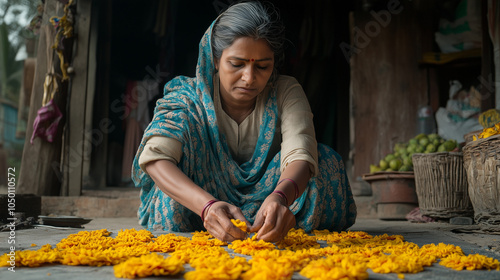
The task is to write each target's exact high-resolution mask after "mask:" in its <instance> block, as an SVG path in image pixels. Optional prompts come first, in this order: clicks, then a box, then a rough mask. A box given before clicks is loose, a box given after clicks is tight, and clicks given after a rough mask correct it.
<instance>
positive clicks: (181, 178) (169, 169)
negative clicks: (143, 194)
mask: <svg viewBox="0 0 500 280" xmlns="http://www.w3.org/2000/svg"><path fill="white" fill-rule="evenodd" d="M146 171H147V172H148V174H149V175H150V176H151V178H153V181H154V182H155V183H156V185H157V186H158V187H159V188H160V190H161V191H163V192H164V193H165V194H166V195H168V196H169V197H171V198H172V199H173V200H175V201H177V202H178V203H180V204H182V205H183V206H185V207H187V208H189V209H190V210H191V211H193V212H194V213H196V214H198V215H201V211H202V210H203V207H204V206H205V204H206V203H207V201H210V200H213V199H215V198H214V197H213V196H212V195H211V194H209V193H208V192H206V191H205V190H203V189H202V188H200V187H199V186H197V185H196V184H195V183H194V182H193V181H192V180H191V179H190V178H189V177H188V176H186V175H185V174H184V173H183V172H182V171H181V170H180V169H179V168H178V167H177V166H176V165H175V164H174V163H172V162H170V161H168V160H157V161H153V162H150V163H148V164H147V165H146Z"/></svg>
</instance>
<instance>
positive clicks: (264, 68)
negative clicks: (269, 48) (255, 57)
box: [257, 66, 267, 70]
mask: <svg viewBox="0 0 500 280" xmlns="http://www.w3.org/2000/svg"><path fill="white" fill-rule="evenodd" d="M257 68H259V69H260V70H266V69H267V66H257Z"/></svg>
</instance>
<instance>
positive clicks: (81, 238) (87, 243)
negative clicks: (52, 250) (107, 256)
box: [57, 229, 114, 249]
mask: <svg viewBox="0 0 500 280" xmlns="http://www.w3.org/2000/svg"><path fill="white" fill-rule="evenodd" d="M110 234H111V232H109V231H108V230H106V229H101V230H94V231H80V232H78V233H76V234H70V235H69V236H68V237H67V238H64V239H62V240H61V241H60V242H59V243H57V248H58V249H66V248H70V247H73V246H78V247H87V248H90V247H92V248H100V247H105V248H108V247H110V246H111V245H112V243H113V242H114V241H113V238H111V237H109V235H110Z"/></svg>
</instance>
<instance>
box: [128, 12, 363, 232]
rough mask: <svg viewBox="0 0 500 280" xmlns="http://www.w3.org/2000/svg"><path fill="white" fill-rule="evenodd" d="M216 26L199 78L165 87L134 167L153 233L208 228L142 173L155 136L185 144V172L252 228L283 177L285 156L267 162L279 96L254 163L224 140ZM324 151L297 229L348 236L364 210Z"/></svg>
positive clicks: (267, 114)
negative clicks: (216, 80)
mask: <svg viewBox="0 0 500 280" xmlns="http://www.w3.org/2000/svg"><path fill="white" fill-rule="evenodd" d="M215 22H216V21H214V22H213V23H212V25H211V26H210V27H209V28H208V29H207V31H206V32H205V34H204V36H203V38H202V40H201V42H200V45H199V57H198V65H197V67H196V77H194V78H188V77H184V76H179V77H176V78H174V79H172V80H171V81H170V82H168V83H167V84H166V85H165V89H164V96H163V98H161V99H159V100H158V101H157V104H156V108H155V112H154V116H153V120H152V121H151V123H150V124H149V126H148V127H147V128H146V130H145V132H144V136H143V138H142V141H141V144H140V146H139V148H138V151H137V154H136V156H135V159H134V162H133V167H132V179H133V181H134V183H135V185H136V187H140V188H141V205H140V207H139V210H138V216H139V222H140V224H141V225H143V226H144V227H146V228H148V229H150V230H168V231H178V232H183V231H194V230H202V229H204V228H203V223H202V221H201V218H200V217H199V216H198V215H196V214H195V213H194V212H192V211H191V210H189V209H187V208H186V207H184V206H182V205H181V204H179V203H177V202H176V201H175V200H173V199H171V198H170V197H169V196H167V195H166V194H165V193H163V192H162V191H161V190H160V189H159V188H158V187H156V186H155V183H154V181H153V180H152V179H151V177H150V176H149V175H148V174H146V173H145V172H143V170H142V169H141V168H140V167H139V163H138V159H139V157H140V155H141V153H142V151H143V149H144V145H145V144H146V142H147V140H148V139H149V138H150V137H152V136H157V135H159V136H166V137H171V138H174V139H176V140H178V141H180V142H181V143H182V146H183V149H182V152H183V156H182V158H181V161H180V162H179V164H178V167H179V168H180V169H181V170H182V171H183V172H184V173H185V174H186V175H187V176H188V177H189V178H190V179H191V180H193V182H194V183H195V184H197V185H198V186H200V187H201V188H203V189H204V190H205V191H207V192H209V193H210V194H212V195H213V196H214V197H216V198H217V199H219V200H223V201H226V202H229V203H231V204H233V205H235V206H238V207H240V209H241V210H242V212H243V214H244V215H245V217H246V218H247V219H248V221H249V222H251V223H253V221H254V217H255V215H256V213H257V211H258V210H259V207H260V205H261V204H262V202H263V201H264V199H265V198H266V197H267V196H268V195H269V194H270V193H271V192H272V191H273V190H274V188H275V186H276V184H277V182H278V180H279V177H280V174H281V171H280V153H278V154H276V155H274V158H273V159H272V160H271V161H270V162H269V164H267V162H266V159H267V157H268V152H269V150H270V148H271V143H272V141H273V137H274V135H275V131H276V124H277V119H278V110H277V104H276V90H273V91H272V92H271V94H269V99H268V100H267V101H266V105H265V110H264V116H263V118H262V119H263V121H262V123H261V124H260V128H259V131H260V134H259V138H258V141H257V145H256V147H257V149H256V150H255V152H254V154H253V156H252V158H251V160H250V161H248V162H245V163H243V164H241V165H239V164H238V163H237V162H236V161H235V160H233V159H232V157H231V154H230V152H229V148H228V146H227V144H226V142H225V139H224V136H223V135H221V134H220V133H219V128H218V126H217V120H216V115H215V110H214V103H213V98H212V97H213V76H214V71H215V68H214V62H213V55H212V49H211V44H210V38H211V34H212V28H213V25H214V23H215ZM318 153H319V170H320V174H319V175H318V176H317V177H314V178H312V179H311V180H310V181H309V184H308V187H307V189H306V191H305V192H304V193H303V194H302V196H301V197H300V198H298V199H297V200H296V201H295V203H294V204H292V205H291V206H290V210H291V211H292V212H293V213H294V214H295V215H296V220H297V226H298V227H300V228H303V229H304V230H306V231H308V232H310V231H311V230H313V229H329V230H344V229H346V228H348V227H350V226H351V225H352V224H354V221H355V217H356V206H355V204H354V201H353V198H352V193H351V190H350V187H349V182H348V180H347V176H346V174H345V170H344V166H343V163H342V160H341V158H340V156H339V155H338V154H337V153H336V152H335V151H333V149H331V148H329V147H328V146H325V145H321V144H319V145H318ZM271 156H272V155H271Z"/></svg>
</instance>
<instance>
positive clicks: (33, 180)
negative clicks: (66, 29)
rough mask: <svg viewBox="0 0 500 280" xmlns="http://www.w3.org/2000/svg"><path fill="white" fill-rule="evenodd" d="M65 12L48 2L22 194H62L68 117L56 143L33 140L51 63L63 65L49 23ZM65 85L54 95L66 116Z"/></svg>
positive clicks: (22, 173) (20, 186)
mask: <svg viewBox="0 0 500 280" xmlns="http://www.w3.org/2000/svg"><path fill="white" fill-rule="evenodd" d="M62 12H63V5H62V4H61V3H60V2H59V1H57V0H47V1H46V2H45V8H44V16H43V20H42V27H41V28H40V41H39V45H38V54H39V55H38V56H37V61H36V70H35V78H34V81H33V91H32V94H31V101H30V104H31V106H30V110H29V117H28V123H27V128H26V140H25V143H24V150H23V156H22V162H21V170H20V176H19V181H18V187H17V192H18V193H25V194H26V193H32V194H35V195H59V193H60V186H61V179H62V178H61V176H60V173H59V167H58V163H59V162H60V157H61V144H62V127H63V126H64V122H65V119H64V117H63V119H62V120H61V122H60V123H59V129H58V131H57V134H56V136H55V137H54V141H53V142H52V143H49V142H47V141H45V140H42V139H40V138H36V139H35V140H34V142H33V144H31V143H30V140H31V135H32V134H33V122H34V120H35V118H36V116H37V111H38V109H40V107H41V106H42V98H43V84H44V82H45V76H46V74H47V72H48V70H49V69H50V66H49V65H48V64H49V63H50V61H52V58H53V62H54V65H56V66H57V65H59V63H58V58H57V56H56V55H55V54H54V52H53V51H52V48H51V47H52V45H53V42H54V38H55V30H54V28H53V27H52V25H51V23H50V22H49V18H50V17H51V16H54V15H60V14H62ZM56 71H57V68H56ZM65 86H67V84H65V83H63V84H61V85H60V87H59V88H60V91H59V92H58V93H57V94H56V95H55V96H54V101H55V103H56V104H57V106H58V107H59V109H60V110H61V112H63V114H64V111H65V107H66V90H65Z"/></svg>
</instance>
